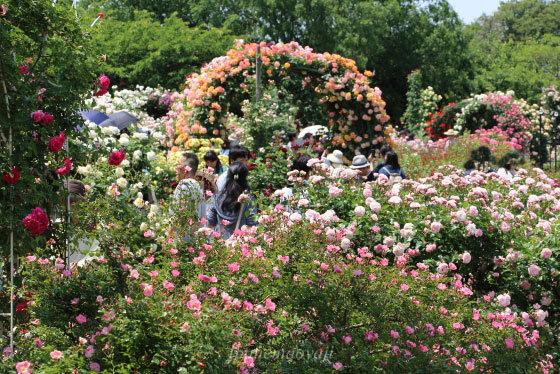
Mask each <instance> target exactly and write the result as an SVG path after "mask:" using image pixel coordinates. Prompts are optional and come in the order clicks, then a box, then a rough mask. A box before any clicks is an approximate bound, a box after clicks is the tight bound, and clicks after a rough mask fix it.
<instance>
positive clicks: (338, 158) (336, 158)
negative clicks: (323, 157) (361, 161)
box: [327, 149, 344, 165]
mask: <svg viewBox="0 0 560 374" xmlns="http://www.w3.org/2000/svg"><path fill="white" fill-rule="evenodd" d="M342 156H343V154H342V152H341V151H339V150H338V149H335V150H334V151H333V153H329V154H328V155H327V160H329V161H330V162H331V163H332V164H340V165H344V160H343V159H342Z"/></svg>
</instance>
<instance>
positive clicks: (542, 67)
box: [466, 0, 560, 102]
mask: <svg viewBox="0 0 560 374" xmlns="http://www.w3.org/2000/svg"><path fill="white" fill-rule="evenodd" d="M559 13H560V3H559V2H558V1H550V2H547V1H543V0H523V1H510V2H503V3H502V4H501V6H500V8H499V9H498V10H497V11H496V12H495V13H494V14H493V15H492V16H488V17H481V18H480V19H479V20H477V22H475V23H473V24H471V25H469V26H468V27H467V29H466V32H467V35H469V38H470V39H471V41H470V45H469V48H470V50H471V52H470V53H471V55H472V59H473V63H474V66H475V67H476V77H475V81H474V82H473V87H474V90H475V92H484V91H496V90H501V91H507V90H514V91H515V92H516V93H517V94H518V95H520V97H525V98H527V99H529V100H531V101H533V102H534V101H537V100H538V98H539V96H540V93H541V89H542V88H543V87H548V86H550V85H559V84H560V48H559V46H560V36H559V31H558V30H560V21H559V20H558V16H557V15H558V14H559Z"/></svg>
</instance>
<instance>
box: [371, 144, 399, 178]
mask: <svg viewBox="0 0 560 374" xmlns="http://www.w3.org/2000/svg"><path fill="white" fill-rule="evenodd" d="M392 151H393V148H391V146H390V145H388V144H385V145H384V146H382V147H381V149H380V150H379V153H380V155H381V158H382V159H383V161H381V162H379V163H378V164H377V165H375V167H374V168H373V170H372V171H370V172H369V174H368V176H367V178H366V181H368V182H371V181H374V180H375V178H376V177H377V175H378V174H379V170H381V169H382V168H383V167H385V162H386V156H387V153H388V152H392Z"/></svg>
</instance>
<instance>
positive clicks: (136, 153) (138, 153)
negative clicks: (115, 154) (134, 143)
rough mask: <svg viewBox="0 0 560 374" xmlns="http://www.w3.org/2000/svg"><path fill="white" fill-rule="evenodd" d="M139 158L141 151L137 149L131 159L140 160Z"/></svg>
mask: <svg viewBox="0 0 560 374" xmlns="http://www.w3.org/2000/svg"><path fill="white" fill-rule="evenodd" d="M140 157H142V151H141V150H139V149H137V150H135V151H134V153H133V154H132V158H133V159H134V160H138V159H140Z"/></svg>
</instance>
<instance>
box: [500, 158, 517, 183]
mask: <svg viewBox="0 0 560 374" xmlns="http://www.w3.org/2000/svg"><path fill="white" fill-rule="evenodd" d="M520 156H521V154H520V153H519V152H518V151H510V152H507V153H506V154H504V155H503V156H502V158H501V159H500V162H499V164H500V168H499V169H498V175H499V176H501V177H502V178H504V179H507V180H510V181H511V180H512V179H513V177H515V174H516V170H515V166H516V165H518V164H519V163H520V162H521V161H520V159H521V157H520Z"/></svg>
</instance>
